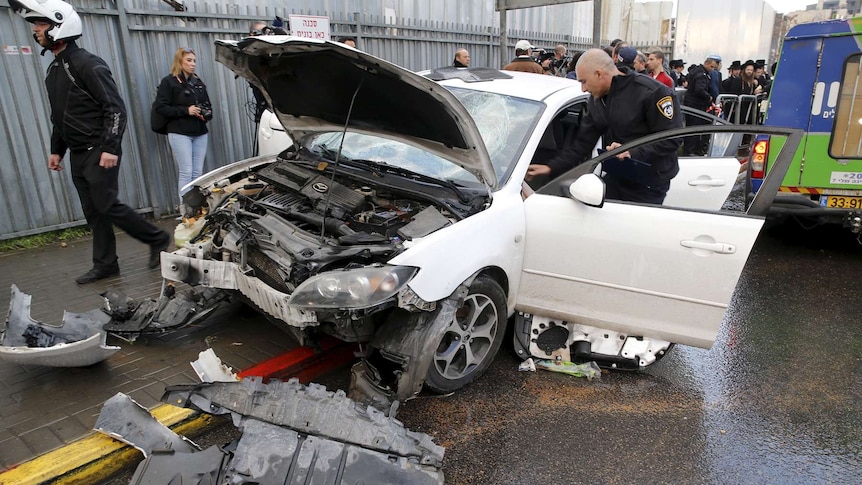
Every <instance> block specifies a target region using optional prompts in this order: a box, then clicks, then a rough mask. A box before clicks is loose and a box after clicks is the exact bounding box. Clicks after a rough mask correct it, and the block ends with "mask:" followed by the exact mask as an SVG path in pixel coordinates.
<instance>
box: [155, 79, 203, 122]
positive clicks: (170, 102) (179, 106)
mask: <svg viewBox="0 0 862 485" xmlns="http://www.w3.org/2000/svg"><path fill="white" fill-rule="evenodd" d="M192 105H194V106H199V107H200V106H206V107H208V108H210V109H212V105H211V104H210V98H209V94H207V87H206V85H204V83H203V81H201V78H200V77H198V76H197V74H192V75H191V76H189V77H188V78H187V77H185V75H184V74H183V73H180V74H179V75H178V76H165V77H164V78H162V82H161V83H159V88H158V90H157V91H156V112H157V113H159V114H160V115H162V116H164V117H165V118H167V119H168V128H167V129H168V133H178V134H180V135H188V136H200V135H203V134H206V133H207V131H208V130H207V122H206V121H204V120H202V119H200V118H198V117H197V116H192V115H190V114H189V106H192Z"/></svg>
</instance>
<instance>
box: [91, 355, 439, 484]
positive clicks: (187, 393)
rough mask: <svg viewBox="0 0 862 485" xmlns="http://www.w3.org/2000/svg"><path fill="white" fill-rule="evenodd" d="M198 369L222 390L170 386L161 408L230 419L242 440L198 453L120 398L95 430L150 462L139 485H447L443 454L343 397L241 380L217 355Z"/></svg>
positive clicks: (292, 384) (314, 387)
mask: <svg viewBox="0 0 862 485" xmlns="http://www.w3.org/2000/svg"><path fill="white" fill-rule="evenodd" d="M192 366H193V367H194V368H195V371H196V372H198V375H199V376H200V377H201V379H203V380H205V381H209V380H213V379H215V381H213V382H204V383H201V384H189V385H175V386H169V387H167V388H166V390H165V393H164V395H163V396H162V401H163V402H165V403H168V404H172V405H175V406H182V407H185V408H189V409H194V410H198V411H201V412H206V413H210V414H216V415H220V414H229V415H230V416H231V418H232V420H233V423H234V425H235V426H237V427H238V428H239V429H240V430H242V435H241V436H240V437H239V438H237V439H235V440H234V441H232V442H231V443H228V444H227V445H225V446H222V447H217V446H211V447H209V448H207V449H205V450H202V451H200V450H199V448H198V446H197V445H195V444H194V443H193V442H191V441H189V440H187V439H185V438H183V437H180V436H179V435H176V434H175V433H174V432H173V431H171V430H169V429H167V428H165V427H164V426H163V425H161V424H159V423H158V422H157V421H155V418H153V417H152V415H151V414H149V412H147V411H146V410H145V409H143V408H141V407H140V406H139V405H138V404H137V403H135V402H134V401H133V400H132V399H131V398H129V397H128V396H125V395H123V394H122V393H118V394H117V395H116V396H114V397H113V398H111V399H110V400H108V401H107V402H106V403H105V405H104V407H103V408H102V412H101V413H100V415H99V419H98V421H97V424H96V427H95V429H96V430H97V431H99V432H101V433H104V434H106V435H108V436H111V437H114V438H116V439H119V440H121V441H123V442H125V443H128V444H130V445H132V446H134V447H135V448H137V449H139V450H141V452H142V453H143V454H144V456H145V459H144V460H143V461H142V462H141V463H140V464H139V465H138V468H137V470H136V471H135V474H134V476H133V477H132V481H131V483H133V484H164V483H191V482H192V481H194V482H195V483H203V482H201V480H206V482H205V483H213V484H216V483H225V484H244V483H249V484H250V483H288V484H294V483H295V484H304V483H321V484H337V483H375V484H387V483H391V484H400V483H411V484H442V483H444V476H443V472H442V470H441V468H442V464H443V455H444V451H445V450H444V448H443V447H441V446H438V445H436V444H434V442H433V440H432V438H431V437H430V436H428V435H427V434H424V433H418V432H413V431H409V430H407V429H406V428H405V427H404V425H403V424H402V423H401V422H400V421H398V420H396V419H394V418H392V417H387V416H385V415H384V413H383V412H381V411H379V410H377V409H376V408H374V407H371V406H364V405H361V404H359V403H357V402H355V401H353V400H351V399H349V398H348V397H347V396H346V394H345V393H344V392H343V391H340V390H339V391H335V392H332V391H328V390H327V389H326V388H325V387H324V386H321V385H318V384H309V385H308V386H305V385H303V384H300V383H299V381H298V380H297V379H295V378H294V379H290V380H289V381H287V382H283V381H279V380H275V379H273V380H270V381H269V382H268V383H264V382H263V380H262V379H261V378H259V377H247V378H244V379H242V380H236V376H235V374H233V372H232V370H231V369H230V368H229V367H227V366H225V365H224V364H222V363H221V361H220V360H219V359H218V358H217V357H216V356H215V354H214V353H213V352H212V350H211V349H209V350H207V351H205V352H201V358H200V359H199V360H198V361H196V362H194V363H192ZM219 380H222V381H219Z"/></svg>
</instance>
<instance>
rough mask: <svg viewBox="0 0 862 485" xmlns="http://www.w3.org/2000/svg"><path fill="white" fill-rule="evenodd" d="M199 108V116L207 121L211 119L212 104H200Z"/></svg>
mask: <svg viewBox="0 0 862 485" xmlns="http://www.w3.org/2000/svg"><path fill="white" fill-rule="evenodd" d="M200 109H201V116H202V117H203V119H205V120H207V121H209V120H211V119H213V108H212V105H210V104H209V103H206V104H202V105H201V106H200Z"/></svg>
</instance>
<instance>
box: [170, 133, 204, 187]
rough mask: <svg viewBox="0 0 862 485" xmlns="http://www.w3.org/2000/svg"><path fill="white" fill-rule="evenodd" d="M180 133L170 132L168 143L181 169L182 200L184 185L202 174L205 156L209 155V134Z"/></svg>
mask: <svg viewBox="0 0 862 485" xmlns="http://www.w3.org/2000/svg"><path fill="white" fill-rule="evenodd" d="M208 135H209V133H205V134H203V135H200V136H188V135H180V134H179V133H168V143H170V145H171V152H172V153H173V155H174V161H175V162H177V168H178V169H179V171H180V175H179V189H178V193H179V194H180V201H182V200H183V194H184V193H185V192H183V187H185V186H186V185H187V184H188V183H189V182H191V181H192V180H194V179H196V178H198V177H200V176H201V172H202V171H203V169H204V157H206V155H207V136H208Z"/></svg>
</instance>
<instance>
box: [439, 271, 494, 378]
mask: <svg viewBox="0 0 862 485" xmlns="http://www.w3.org/2000/svg"><path fill="white" fill-rule="evenodd" d="M506 325H507V318H506V295H505V293H504V292H503V289H502V288H500V285H499V284H498V283H497V282H496V281H494V280H493V279H491V278H489V277H487V276H479V277H478V278H476V280H475V281H474V282H473V284H472V285H471V286H470V290H469V292H468V294H467V297H466V298H465V299H464V302H463V303H462V304H461V306H460V307H459V308H458V310H457V311H456V312H455V317H454V318H453V319H452V321H451V322H449V326H448V328H447V329H446V332H445V333H444V334H443V337H442V338H441V339H440V342H439V344H438V345H437V349H436V350H435V353H434V358H433V361H432V363H431V367H430V368H429V369H428V375H427V376H426V379H425V385H426V386H427V387H428V388H429V389H431V390H433V391H436V392H452V391H454V390H457V389H460V388H462V387H464V386H466V385H467V384H469V383H471V382H473V381H474V380H476V379H477V378H478V377H479V376H481V375H482V373H483V372H485V369H487V368H488V366H489V365H490V364H491V361H493V360H494V356H495V355H497V351H498V350H499V349H500V344H501V342H502V341H503V336H504V335H505V333H506Z"/></svg>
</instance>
